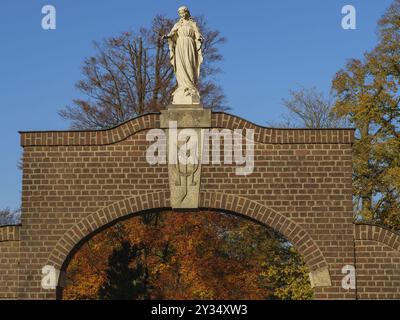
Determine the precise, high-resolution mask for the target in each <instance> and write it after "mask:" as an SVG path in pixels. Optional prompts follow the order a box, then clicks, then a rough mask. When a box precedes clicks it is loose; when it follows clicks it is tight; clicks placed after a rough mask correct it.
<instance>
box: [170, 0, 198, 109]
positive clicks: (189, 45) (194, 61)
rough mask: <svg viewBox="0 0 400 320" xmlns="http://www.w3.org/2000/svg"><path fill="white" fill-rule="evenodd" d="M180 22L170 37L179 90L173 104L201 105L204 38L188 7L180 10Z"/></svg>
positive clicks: (171, 53)
mask: <svg viewBox="0 0 400 320" xmlns="http://www.w3.org/2000/svg"><path fill="white" fill-rule="evenodd" d="M178 13H179V16H180V17H181V18H180V19H179V21H178V22H177V23H176V24H175V25H174V27H173V28H172V30H171V31H170V33H169V34H168V35H164V36H163V37H162V39H163V40H164V39H168V45H169V51H170V59H171V64H172V66H173V67H174V71H175V75H176V81H177V83H178V87H177V89H176V90H175V91H174V93H173V94H172V95H173V99H172V104H180V105H184V104H200V94H199V91H198V82H199V76H200V65H201V63H202V62H203V56H202V53H201V43H202V41H203V38H202V36H201V34H200V31H199V28H198V27H197V24H196V22H195V21H194V20H193V19H192V18H191V16H190V12H189V9H188V8H187V7H180V8H179V9H178Z"/></svg>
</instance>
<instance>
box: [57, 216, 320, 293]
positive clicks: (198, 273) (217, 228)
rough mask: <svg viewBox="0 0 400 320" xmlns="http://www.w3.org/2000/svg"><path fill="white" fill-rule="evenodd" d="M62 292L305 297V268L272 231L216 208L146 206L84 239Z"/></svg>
mask: <svg viewBox="0 0 400 320" xmlns="http://www.w3.org/2000/svg"><path fill="white" fill-rule="evenodd" d="M63 269H64V271H65V275H66V276H65V287H64V289H63V290H62V292H60V293H59V297H60V298H62V299H218V300H219V299H234V300H236V299H257V300H260V299H298V300H301V299H311V298H312V296H313V290H312V289H311V286H310V282H309V278H308V272H309V270H308V268H307V266H306V264H305V263H304V261H303V259H302V257H301V256H300V255H299V254H298V253H297V251H296V249H295V247H294V246H293V245H292V244H291V243H290V242H289V241H288V240H287V239H285V238H284V236H282V235H281V234H279V233H278V232H276V231H274V230H273V229H271V228H270V227H268V226H265V225H262V224H260V223H258V222H256V221H253V220H251V219H249V218H247V217H244V216H241V215H238V214H232V213H227V212H218V211H215V210H213V211H203V210H202V211H185V212H179V211H178V212H177V211H168V210H163V211H149V212H145V213H142V214H137V215H133V216H128V217H126V218H125V219H123V220H121V221H117V222H114V223H113V224H112V225H108V226H107V228H103V229H102V230H100V231H98V232H96V234H94V235H92V236H90V237H89V238H88V239H85V241H83V242H82V243H80V244H79V247H77V248H75V250H73V253H71V255H70V257H68V259H67V261H66V263H65V264H64V267H63Z"/></svg>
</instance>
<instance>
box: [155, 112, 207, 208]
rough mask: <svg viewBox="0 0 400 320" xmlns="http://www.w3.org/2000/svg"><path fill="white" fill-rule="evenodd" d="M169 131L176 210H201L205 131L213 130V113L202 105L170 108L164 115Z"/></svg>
mask: <svg viewBox="0 0 400 320" xmlns="http://www.w3.org/2000/svg"><path fill="white" fill-rule="evenodd" d="M160 126H161V128H162V129H166V130H167V137H168V138H167V148H168V176H169V186H170V192H171V207H172V208H173V209H195V208H198V207H199V193H200V177H201V156H202V150H203V136H202V130H201V129H202V128H210V127H211V110H207V109H204V108H203V107H202V106H201V105H170V106H168V108H167V110H163V111H161V117H160Z"/></svg>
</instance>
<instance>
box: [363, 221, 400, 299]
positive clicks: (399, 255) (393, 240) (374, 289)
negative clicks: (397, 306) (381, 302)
mask: <svg viewBox="0 0 400 320" xmlns="http://www.w3.org/2000/svg"><path fill="white" fill-rule="evenodd" d="M355 251H356V268H357V297H358V298H359V299H400V236H399V235H398V234H396V233H394V232H392V231H390V230H387V229H385V228H382V227H378V226H373V225H356V226H355Z"/></svg>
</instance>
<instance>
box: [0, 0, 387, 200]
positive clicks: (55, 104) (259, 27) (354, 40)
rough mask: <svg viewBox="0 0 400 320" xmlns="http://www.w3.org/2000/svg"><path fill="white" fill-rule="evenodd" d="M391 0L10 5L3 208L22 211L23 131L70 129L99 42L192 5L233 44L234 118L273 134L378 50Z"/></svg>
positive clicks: (5, 22)
mask: <svg viewBox="0 0 400 320" xmlns="http://www.w3.org/2000/svg"><path fill="white" fill-rule="evenodd" d="M391 3H392V1H391V0H363V1H361V0H346V1H342V0H324V1H321V0H303V1H299V0H274V1H272V0H247V1H243V0H242V1H237V0H213V1H211V0H201V1H199V0H197V1H195V0H186V1H175V0H82V1H77V0H75V1H71V0H47V1H38V0H1V2H0V108H1V113H0V114H1V120H2V121H1V126H0V137H1V138H2V139H1V140H0V150H2V154H1V157H0V208H3V207H11V208H17V207H18V206H19V204H20V197H21V193H20V189H21V173H20V171H19V170H18V169H17V166H16V165H17V162H18V160H19V159H20V156H21V153H22V149H21V147H20V146H19V135H18V130H50V129H58V130H60V129H67V128H68V125H69V124H68V122H66V121H64V120H62V119H60V117H59V116H58V114H57V111H58V110H60V109H61V108H62V107H63V106H65V105H67V104H70V103H71V100H72V99H74V98H76V97H79V93H78V92H77V90H76V89H75V87H74V84H75V82H76V81H77V80H78V79H80V77H81V71H80V68H81V65H82V61H83V59H84V57H86V56H89V55H92V54H93V53H94V49H93V45H92V42H93V41H94V40H101V39H102V38H104V37H107V36H112V35H117V34H119V33H120V32H122V31H126V30H129V29H132V30H135V29H136V28H138V27H139V26H143V25H145V26H148V25H149V24H150V22H151V20H152V18H153V16H154V15H156V14H159V13H161V14H166V15H168V16H169V17H176V9H177V8H178V7H179V6H181V5H187V6H188V7H189V8H190V10H191V12H192V14H193V15H197V14H204V15H205V16H206V17H207V20H208V23H209V25H210V27H211V28H215V29H218V30H220V31H221V33H222V34H223V35H224V36H225V37H226V38H227V39H228V42H227V43H226V44H225V45H223V46H222V47H221V52H222V54H223V56H224V61H222V62H221V64H220V67H221V68H222V70H223V73H222V74H221V75H220V76H219V77H218V81H219V82H220V83H221V85H222V86H223V88H224V91H225V93H226V95H227V97H228V103H229V105H230V107H231V108H232V110H231V112H232V113H235V114H237V115H239V116H242V117H244V118H247V119H248V120H250V121H253V122H256V123H259V124H262V125H266V124H268V123H270V122H274V121H279V117H280V115H281V114H282V113H283V112H284V109H283V107H282V98H285V97H287V95H288V91H289V90H290V89H296V88H298V87H299V86H305V87H311V86H316V87H318V88H319V89H320V90H323V91H325V92H328V91H329V89H330V84H331V80H332V78H333V76H334V74H335V73H336V72H337V71H338V70H339V69H340V68H341V67H342V66H343V65H344V64H345V62H346V60H347V59H349V58H357V57H361V56H362V54H363V53H364V52H365V51H366V50H369V49H371V48H372V47H373V46H374V45H375V44H376V22H377V20H378V19H379V17H380V16H381V15H382V14H383V13H384V11H385V9H386V8H387V7H388V6H389V5H390V4H391ZM46 4H51V5H53V6H55V8H56V10H57V29H56V30H50V31H45V30H43V29H42V27H41V19H42V17H43V15H42V14H41V9H42V7H43V6H44V5H46ZM347 4H350V5H353V6H354V7H355V8H356V10H357V29H356V30H343V29H342V28H341V19H342V17H343V15H342V14H341V9H342V7H343V6H344V5H347Z"/></svg>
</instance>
